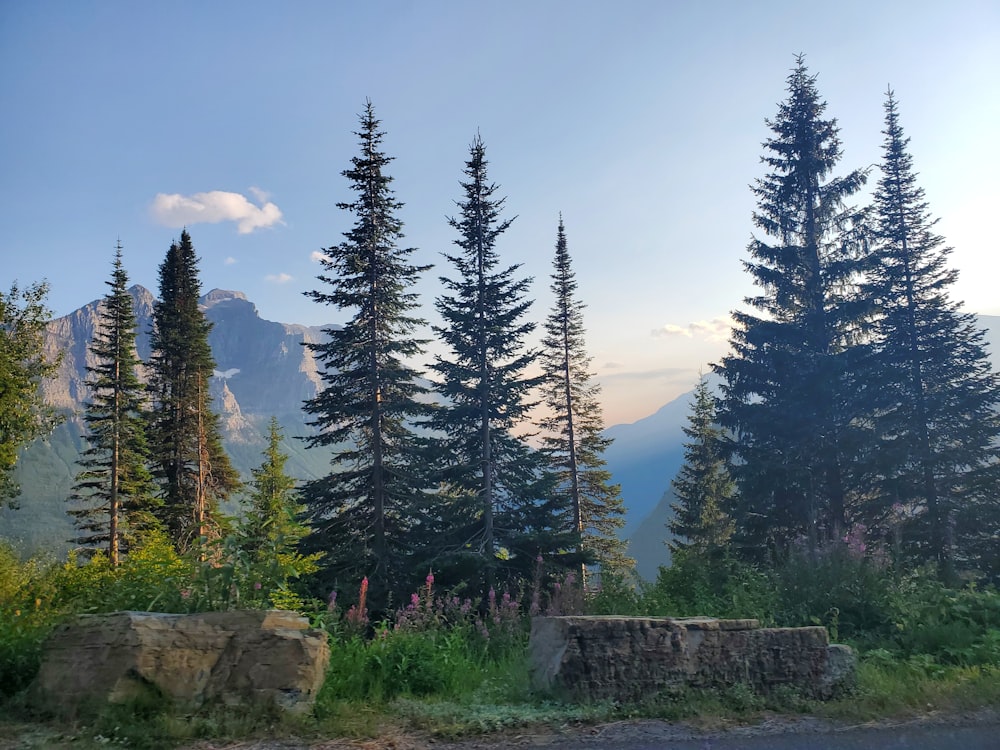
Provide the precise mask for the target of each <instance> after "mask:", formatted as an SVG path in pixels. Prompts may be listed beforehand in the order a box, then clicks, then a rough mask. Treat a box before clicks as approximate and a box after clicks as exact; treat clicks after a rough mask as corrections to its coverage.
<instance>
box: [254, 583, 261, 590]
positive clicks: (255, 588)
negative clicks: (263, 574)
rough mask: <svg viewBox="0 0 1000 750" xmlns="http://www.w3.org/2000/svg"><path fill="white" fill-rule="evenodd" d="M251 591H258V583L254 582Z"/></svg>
mask: <svg viewBox="0 0 1000 750" xmlns="http://www.w3.org/2000/svg"><path fill="white" fill-rule="evenodd" d="M253 590H254V591H260V581H254V584H253Z"/></svg>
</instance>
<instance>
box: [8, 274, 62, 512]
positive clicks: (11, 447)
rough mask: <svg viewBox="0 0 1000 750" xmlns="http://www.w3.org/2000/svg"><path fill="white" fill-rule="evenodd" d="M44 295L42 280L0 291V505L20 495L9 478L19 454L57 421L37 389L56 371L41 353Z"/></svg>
mask: <svg viewBox="0 0 1000 750" xmlns="http://www.w3.org/2000/svg"><path fill="white" fill-rule="evenodd" d="M48 293H49V285H48V282H46V281H41V282H37V283H34V284H29V285H28V287H27V288H25V289H21V288H20V287H19V286H18V285H17V282H14V283H13V284H11V287H10V291H9V292H7V293H6V294H5V293H4V292H3V291H0V500H7V501H8V502H9V503H11V505H12V506H13V505H16V503H15V501H14V498H16V497H17V495H18V493H19V492H20V487H18V486H17V483H16V482H15V481H14V479H13V472H14V467H15V466H16V465H17V457H18V453H19V452H20V450H21V448H22V447H23V446H24V445H26V444H27V443H30V442H31V441H32V440H34V439H35V438H37V437H39V436H41V435H44V434H45V433H46V432H48V431H49V430H50V429H52V427H54V426H55V424H56V421H57V419H56V415H55V413H54V412H53V411H52V409H51V408H49V407H48V406H46V405H45V402H44V401H43V399H42V392H41V390H40V388H41V383H42V380H44V379H45V378H47V377H50V376H52V375H53V374H54V373H55V370H56V368H57V367H58V366H59V360H58V358H57V359H49V358H47V357H46V355H45V352H44V351H43V350H42V345H43V336H44V332H45V324H46V323H48V321H49V318H50V317H51V315H50V313H49V310H48V308H47V307H46V306H45V298H46V297H47V296H48Z"/></svg>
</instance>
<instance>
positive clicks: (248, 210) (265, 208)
mask: <svg viewBox="0 0 1000 750" xmlns="http://www.w3.org/2000/svg"><path fill="white" fill-rule="evenodd" d="M250 192H252V193H253V194H254V197H256V198H257V200H258V201H259V202H260V203H261V204H262V205H259V206H255V205H254V204H253V203H251V202H250V201H249V200H247V198H246V196H244V195H241V194H240V193H227V192H225V191H224V190H212V191H210V192H208V193H195V194H194V195H181V194H180V193H171V194H167V193H157V195H156V197H155V198H154V199H153V204H152V206H151V207H150V210H151V211H152V214H153V218H154V219H156V221H158V222H159V223H160V224H163V225H164V226H168V227H183V226H187V225H189V224H217V223H218V222H220V221H235V222H236V231H237V232H239V233H240V234H250V232H252V231H253V230H255V229H261V228H263V227H272V226H274V225H275V224H283V223H284V222H283V221H282V220H281V217H282V214H281V209H280V208H278V207H277V206H276V205H275V204H273V203H271V202H270V201H268V200H267V194H266V193H264V192H263V191H261V190H259V189H258V188H250Z"/></svg>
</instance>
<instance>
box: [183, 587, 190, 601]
mask: <svg viewBox="0 0 1000 750" xmlns="http://www.w3.org/2000/svg"><path fill="white" fill-rule="evenodd" d="M190 596H191V591H190V590H189V589H181V599H187V598H189V597H190Z"/></svg>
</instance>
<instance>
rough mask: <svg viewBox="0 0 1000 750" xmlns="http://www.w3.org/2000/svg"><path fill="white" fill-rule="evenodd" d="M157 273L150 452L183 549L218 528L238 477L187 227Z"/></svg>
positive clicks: (167, 515) (164, 509) (166, 513)
mask: <svg viewBox="0 0 1000 750" xmlns="http://www.w3.org/2000/svg"><path fill="white" fill-rule="evenodd" d="M159 277H160V298H159V300H158V301H157V302H156V303H155V305H154V307H153V330H152V339H151V343H152V360H151V362H150V367H151V370H152V377H151V382H150V391H151V394H152V401H153V404H152V410H151V412H150V425H149V432H148V435H149V439H150V447H151V450H150V456H151V459H152V467H153V475H154V477H155V478H156V480H157V481H158V483H159V485H160V494H161V498H162V500H163V504H162V506H161V509H160V511H159V512H158V515H159V517H160V518H161V520H162V521H163V523H164V524H165V525H166V527H167V529H168V531H169V533H170V537H171V539H172V540H173V542H174V544H176V545H177V547H178V549H181V550H187V549H189V548H190V547H192V546H193V545H194V544H196V543H198V541H199V540H200V539H206V538H212V537H215V536H217V535H218V534H219V528H220V524H221V521H222V518H221V516H220V514H219V510H218V504H219V501H220V500H222V499H225V498H227V497H228V496H229V494H230V493H231V492H232V491H233V490H235V489H236V488H237V486H238V485H239V479H238V476H237V474H236V471H235V470H234V469H233V467H232V465H231V464H230V462H229V456H228V455H227V454H226V452H225V451H224V450H223V447H222V439H221V436H220V432H219V418H218V416H217V415H216V414H215V412H214V411H213V410H212V407H211V394H210V392H209V385H210V381H211V378H212V375H213V372H214V370H215V360H214V359H213V358H212V351H211V349H210V348H209V345H208V332H209V329H210V328H211V323H209V322H208V321H207V320H206V319H205V315H204V313H203V312H202V311H201V309H200V308H199V307H198V299H199V297H200V296H201V282H200V281H199V280H198V258H197V256H196V255H195V251H194V246H193V245H192V243H191V235H189V234H188V232H187V230H184V231H182V232H181V238H180V241H179V242H173V243H171V245H170V249H169V250H168V251H167V255H166V258H165V259H164V261H163V263H162V264H161V265H160V271H159Z"/></svg>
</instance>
